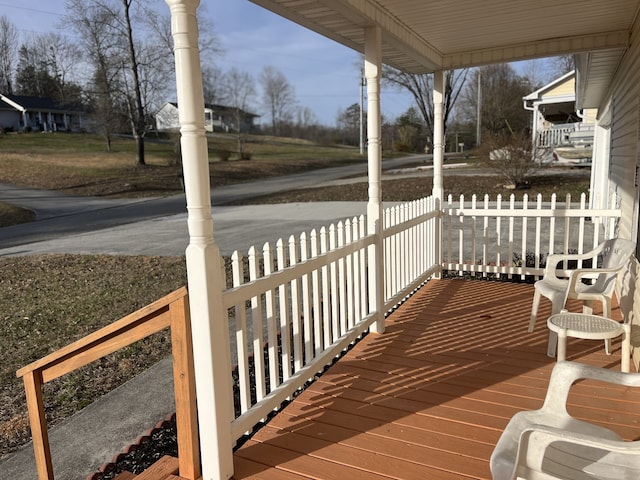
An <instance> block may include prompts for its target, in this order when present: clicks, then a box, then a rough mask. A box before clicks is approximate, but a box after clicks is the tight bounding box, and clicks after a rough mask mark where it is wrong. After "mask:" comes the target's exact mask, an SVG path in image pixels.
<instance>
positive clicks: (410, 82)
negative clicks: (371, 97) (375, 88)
mask: <svg viewBox="0 0 640 480" xmlns="http://www.w3.org/2000/svg"><path fill="white" fill-rule="evenodd" d="M468 72H469V71H468V69H462V70H453V71H450V72H447V74H446V75H445V85H444V87H445V92H444V108H443V116H444V124H445V132H446V126H447V123H448V121H449V118H450V117H451V115H452V112H453V109H454V106H455V104H456V101H457V99H458V97H459V95H460V93H461V92H462V89H463V87H464V85H465V82H466V80H467V76H468ZM382 81H383V82H384V83H385V84H386V85H390V86H393V87H396V88H398V89H401V90H405V91H407V92H409V93H410V94H411V96H413V98H414V100H415V101H416V106H417V107H418V111H419V112H420V114H421V115H422V119H423V120H424V124H425V127H426V129H427V135H428V136H429V138H433V75H432V74H413V73H406V72H402V71H400V70H396V69H395V68H392V67H383V70H382Z"/></svg>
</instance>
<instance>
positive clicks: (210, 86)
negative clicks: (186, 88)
mask: <svg viewBox="0 0 640 480" xmlns="http://www.w3.org/2000/svg"><path fill="white" fill-rule="evenodd" d="M202 88H203V90H204V103H205V104H208V105H214V104H217V103H220V102H221V101H222V99H223V98H224V94H225V92H224V89H225V88H224V73H223V72H222V70H221V69H220V68H219V67H218V66H217V65H215V64H210V65H206V66H203V67H202Z"/></svg>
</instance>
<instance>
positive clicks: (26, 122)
mask: <svg viewBox="0 0 640 480" xmlns="http://www.w3.org/2000/svg"><path fill="white" fill-rule="evenodd" d="M88 126H89V119H88V115H87V113H86V112H84V111H83V110H82V109H80V108H78V107H77V106H76V105H66V104H62V103H60V102H58V101H57V100H54V99H53V98H42V97H30V96H25V95H2V94H0V128H2V129H4V130H5V131H7V130H8V131H12V130H13V131H24V130H28V129H31V130H35V131H42V132H57V131H70V130H81V129H84V128H87V127H88Z"/></svg>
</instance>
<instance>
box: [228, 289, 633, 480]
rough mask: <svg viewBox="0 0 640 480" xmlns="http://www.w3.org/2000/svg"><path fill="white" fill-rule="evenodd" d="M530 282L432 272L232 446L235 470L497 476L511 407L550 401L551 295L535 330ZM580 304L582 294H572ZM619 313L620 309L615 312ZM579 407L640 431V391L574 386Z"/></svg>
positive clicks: (572, 354) (596, 359)
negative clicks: (379, 330) (493, 459)
mask: <svg viewBox="0 0 640 480" xmlns="http://www.w3.org/2000/svg"><path fill="white" fill-rule="evenodd" d="M532 298H533V286H532V285H529V284H520V283H501V282H492V281H480V280H462V279H455V280H435V281H431V282H429V283H428V284H427V285H426V286H424V287H423V288H422V289H420V290H419V291H418V292H417V293H416V294H415V295H414V296H413V297H411V298H410V299H409V300H408V301H407V302H405V303H404V304H403V305H402V306H401V307H400V308H399V309H397V310H396V311H395V312H394V313H392V314H391V315H390V316H389V317H388V319H387V329H386V332H385V333H384V334H381V335H377V334H370V335H368V336H366V337H365V338H364V339H363V340H362V341H361V342H360V343H358V344H357V345H356V346H355V347H354V348H353V349H351V350H350V351H349V352H348V353H347V354H346V355H345V356H344V357H343V358H342V359H340V361H338V362H337V363H336V364H335V365H333V366H332V367H331V368H330V369H329V370H328V371H327V372H326V373H325V374H324V375H322V376H321V377H320V379H319V380H318V381H316V382H315V383H314V384H312V385H311V386H310V387H309V388H308V389H307V390H306V391H304V392H303V393H301V394H300V395H299V396H298V397H296V399H295V400H294V401H293V402H292V403H291V404H289V405H288V406H287V407H285V408H284V409H283V411H282V412H281V413H280V414H278V415H276V416H275V417H274V418H273V419H272V420H271V421H270V422H269V424H268V425H267V426H266V427H264V428H262V429H261V430H260V431H259V432H258V433H257V434H256V435H255V436H254V437H253V438H252V439H251V440H250V441H248V442H247V443H245V444H244V445H243V446H242V447H241V448H239V449H238V450H237V451H236V453H235V461H236V473H235V476H234V478H235V479H236V480H241V479H246V480H249V479H257V478H260V479H264V480H271V479H273V480H277V479H284V480H294V479H302V478H304V479H329V480H330V479H333V478H336V479H345V478H348V479H365V480H369V479H378V478H394V479H398V480H405V479H407V480H408V479H425V478H429V479H443V480H449V479H454V478H456V479H460V478H468V479H489V478H490V474H489V457H490V455H491V452H492V450H493V447H494V445H495V443H496V441H497V440H498V438H499V437H500V434H501V432H502V430H503V429H504V427H505V426H506V424H507V422H508V421H509V419H510V418H511V416H512V415H513V414H514V413H516V412H518V411H521V410H531V409H536V408H539V407H540V406H541V405H542V401H543V399H544V395H545V393H546V388H547V382H548V380H549V375H550V373H551V369H552V367H553V365H554V360H553V359H551V358H549V357H547V355H546V348H547V339H548V330H547V327H546V322H545V321H544V320H543V319H546V317H547V316H548V315H549V314H550V310H551V309H550V304H549V303H548V302H546V301H543V302H542V304H541V308H540V314H539V319H540V320H539V321H538V324H537V325H536V327H535V330H534V332H533V333H527V326H528V322H529V311H530V308H531V301H532ZM569 308H570V309H571V310H573V309H578V308H579V306H578V304H575V303H574V304H570V305H569ZM615 315H618V317H617V318H619V312H618V311H617V310H616V311H614V316H615ZM613 348H614V352H613V355H610V356H608V355H606V354H605V353H604V348H603V345H602V343H601V342H593V341H580V340H575V339H570V341H569V344H568V348H567V354H568V359H570V360H577V361H583V362H585V363H589V364H592V365H598V366H601V367H604V368H612V369H615V370H619V368H620V345H619V342H616V341H614V346H613ZM570 403H571V405H570V411H571V412H572V413H573V414H574V415H576V416H579V417H580V418H584V419H589V420H590V421H595V422H597V423H600V424H602V425H605V426H607V427H608V428H612V429H614V430H616V431H618V432H619V433H620V434H621V435H623V436H624V437H625V438H627V439H632V438H636V437H638V436H640V427H638V425H639V424H640V408H638V407H639V403H640V398H638V395H633V393H632V392H630V391H629V389H626V388H622V387H620V388H604V387H603V385H601V384H597V383H596V382H583V383H581V384H579V385H577V386H576V387H575V389H574V391H573V393H572V395H571V397H570Z"/></svg>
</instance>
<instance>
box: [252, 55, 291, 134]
mask: <svg viewBox="0 0 640 480" xmlns="http://www.w3.org/2000/svg"><path fill="white" fill-rule="evenodd" d="M260 82H261V83H262V104H263V106H264V107H265V109H267V110H268V111H269V115H270V117H271V133H272V134H273V135H280V133H281V132H280V130H281V124H282V123H283V122H284V121H289V120H290V119H291V116H292V109H293V107H294V106H295V103H296V95H295V91H294V88H293V87H292V86H291V84H290V83H289V81H288V80H287V78H286V77H285V76H284V74H283V73H282V72H281V71H279V70H277V69H276V68H274V67H272V66H270V65H267V66H265V67H264V68H263V69H262V72H261V73H260Z"/></svg>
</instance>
